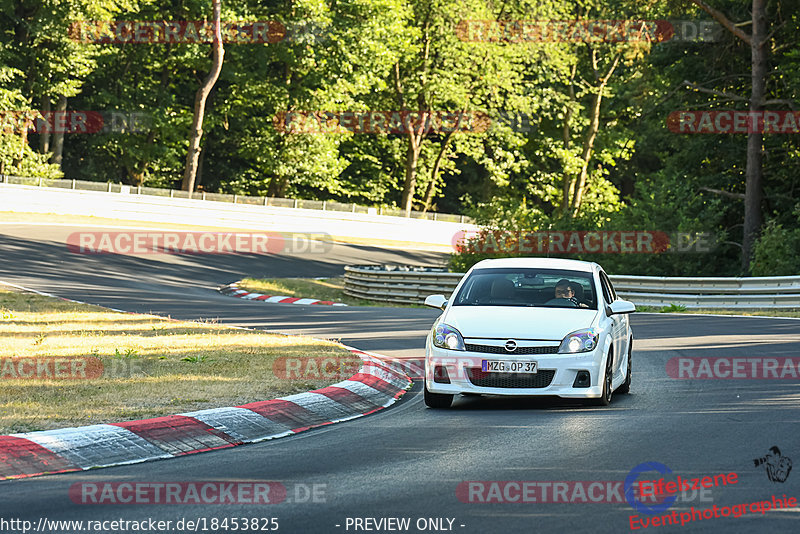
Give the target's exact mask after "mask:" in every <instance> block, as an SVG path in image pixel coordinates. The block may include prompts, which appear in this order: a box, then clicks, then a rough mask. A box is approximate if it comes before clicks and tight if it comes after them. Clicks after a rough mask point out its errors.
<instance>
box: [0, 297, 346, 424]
mask: <svg viewBox="0 0 800 534" xmlns="http://www.w3.org/2000/svg"><path fill="white" fill-rule="evenodd" d="M330 356H335V357H336V358H337V361H338V362H347V365H348V368H350V367H351V363H352V365H355V366H356V367H357V362H358V361H359V360H358V358H357V357H355V356H354V355H352V354H351V353H350V352H348V351H346V350H345V349H343V348H341V347H340V346H339V345H337V344H335V343H332V342H326V341H317V340H313V339H310V338H304V337H288V336H281V335H273V334H266V333H259V332H253V331H246V330H239V329H233V328H229V327H223V326H220V325H218V324H214V323H194V322H182V321H172V320H169V319H164V318H161V317H156V316H151V315H134V314H127V313H119V312H112V311H109V310H108V309H106V308H100V307H97V306H90V305H85V304H77V303H73V302H67V301H62V300H60V299H55V298H50V297H44V296H41V295H36V294H32V293H22V292H10V291H0V434H8V433H13V432H29V431H34V430H47V429H53V428H63V427H69V426H79V425H87V424H95V423H111V422H118V421H124V420H130V419H142V418H149V417H157V416H162V415H169V414H173V413H181V412H188V411H194V410H201V409H205V408H215V407H220V406H236V405H239V404H243V403H247V402H253V401H259V400H268V399H272V398H275V397H280V396H284V395H289V394H292V393H298V392H302V391H308V390H309V389H315V388H319V387H324V386H326V385H329V384H331V383H333V382H337V381H339V380H341V378H336V379H327V380H326V379H307V378H306V379H303V380H287V379H285V378H282V377H279V376H276V373H275V372H273V364H274V363H275V362H276V360H277V359H278V358H281V357H298V358H303V357H330ZM59 362H60V363H59ZM34 370H35V371H34ZM22 374H29V375H30V374H32V375H33V376H32V377H30V378H20V375H22Z"/></svg>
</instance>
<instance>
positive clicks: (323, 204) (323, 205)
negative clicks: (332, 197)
mask: <svg viewBox="0 0 800 534" xmlns="http://www.w3.org/2000/svg"><path fill="white" fill-rule="evenodd" d="M327 202H328V201H327V200H323V201H322V211H325V204H326V203H327Z"/></svg>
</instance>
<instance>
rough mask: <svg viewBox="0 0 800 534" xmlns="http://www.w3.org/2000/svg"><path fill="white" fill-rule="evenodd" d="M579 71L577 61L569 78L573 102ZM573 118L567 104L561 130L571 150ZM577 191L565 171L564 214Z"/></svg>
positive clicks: (562, 200) (563, 189)
mask: <svg viewBox="0 0 800 534" xmlns="http://www.w3.org/2000/svg"><path fill="white" fill-rule="evenodd" d="M577 71H578V64H577V63H575V65H573V67H572V75H571V76H570V79H569V96H570V100H571V101H572V102H575V85H574V82H575V73H576V72H577ZM570 120H572V108H571V107H570V106H567V110H566V113H564V126H563V128H562V130H561V135H562V137H563V139H564V149H565V150H569V146H570V135H571V134H570V127H569V121H570ZM574 191H575V179H574V178H573V177H572V176H571V175H569V174H567V173H566V172H565V173H564V183H563V184H562V190H561V211H562V212H563V213H564V215H567V214H568V213H569V207H570V199H572V195H573V192H574Z"/></svg>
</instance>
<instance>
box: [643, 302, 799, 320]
mask: <svg viewBox="0 0 800 534" xmlns="http://www.w3.org/2000/svg"><path fill="white" fill-rule="evenodd" d="M636 311H640V312H645V313H686V314H693V313H694V314H697V313H702V314H710V315H745V316H749V317H800V309H798V308H790V309H783V310H781V309H775V310H766V309H765V310H735V309H734V310H726V309H716V308H708V309H707V308H686V307H685V306H677V305H675V304H672V305H670V306H662V307H658V306H636Z"/></svg>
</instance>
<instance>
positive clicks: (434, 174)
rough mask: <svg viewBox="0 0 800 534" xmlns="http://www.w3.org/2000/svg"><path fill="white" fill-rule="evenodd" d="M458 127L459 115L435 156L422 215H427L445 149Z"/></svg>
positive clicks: (459, 123)
mask: <svg viewBox="0 0 800 534" xmlns="http://www.w3.org/2000/svg"><path fill="white" fill-rule="evenodd" d="M460 126H461V115H459V116H458V120H457V121H456V125H455V127H454V128H453V129H452V130H450V131H449V132H447V135H446V136H445V138H444V141H442V148H441V149H440V150H439V154H438V155H437V156H436V161H435V162H434V164H433V169H432V170H431V181H430V182H429V183H428V189H427V190H426V191H425V205H424V207H423V208H422V213H428V210H429V209H430V207H431V203H432V202H433V192H434V191H435V190H436V177H437V176H438V175H439V169H440V168H441V166H442V159H444V155H445V153H446V152H447V147H448V146H449V145H450V140H451V139H452V138H453V134H454V133H455V132H456V130H458V129H459V127H460Z"/></svg>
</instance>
